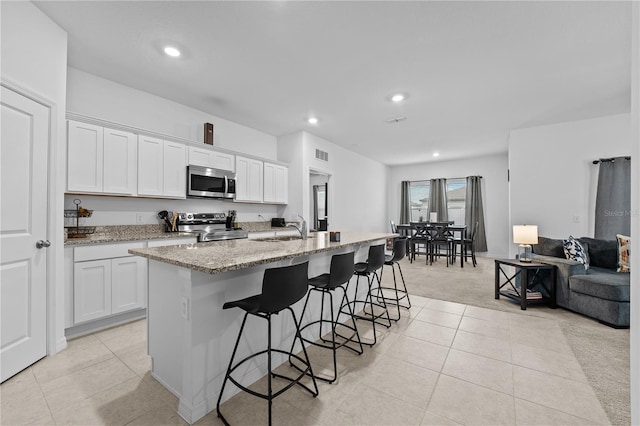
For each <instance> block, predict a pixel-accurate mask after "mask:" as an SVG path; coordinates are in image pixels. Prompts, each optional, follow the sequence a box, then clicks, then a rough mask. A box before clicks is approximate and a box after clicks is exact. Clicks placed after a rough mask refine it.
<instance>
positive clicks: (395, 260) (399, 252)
mask: <svg viewBox="0 0 640 426" xmlns="http://www.w3.org/2000/svg"><path fill="white" fill-rule="evenodd" d="M406 254H407V238H406V237H398V238H396V239H395V240H394V241H393V252H392V253H391V255H389V256H385V258H384V266H391V271H392V272H393V287H388V286H386V287H385V286H382V285H381V286H380V287H379V289H380V291H379V293H378V297H377V299H378V300H379V299H381V298H382V299H384V301H385V302H386V303H387V304H389V305H395V307H396V310H397V313H398V316H397V317H395V318H391V319H392V320H393V321H398V320H399V319H400V308H401V307H402V308H405V309H410V308H411V299H409V292H408V291H407V285H406V283H405V282H404V275H403V274H402V268H401V267H400V261H401V260H402V259H404V257H405V256H406ZM396 266H397V267H398V271H399V272H400V278H402V288H398V282H397V281H396V270H395V268H396ZM383 273H384V267H383V268H382V270H381V271H380V280H381V281H382V274H383ZM383 290H388V291H391V292H392V294H393V296H385V295H384V293H383ZM405 299H406V300H405ZM403 301H404V303H403Z"/></svg>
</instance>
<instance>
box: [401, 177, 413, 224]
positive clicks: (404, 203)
mask: <svg viewBox="0 0 640 426" xmlns="http://www.w3.org/2000/svg"><path fill="white" fill-rule="evenodd" d="M409 222H411V194H409V181H408V180H403V181H402V187H401V188H400V223H409Z"/></svg>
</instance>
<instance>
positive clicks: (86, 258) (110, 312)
mask: <svg viewBox="0 0 640 426" xmlns="http://www.w3.org/2000/svg"><path fill="white" fill-rule="evenodd" d="M195 242H197V238H196V237H195V236H194V237H185V238H170V239H159V240H149V241H128V242H124V243H113V244H95V245H83V246H76V247H65V250H64V273H65V277H64V278H65V280H64V281H65V303H66V304H67V305H68V310H67V312H66V313H65V328H67V329H70V328H77V327H76V326H79V327H81V328H83V330H84V331H87V330H88V331H89V332H90V331H91V330H92V327H94V325H92V321H95V323H96V324H98V328H104V327H105V321H106V322H109V321H116V320H117V321H119V322H121V321H122V318H121V316H120V315H118V314H122V313H125V312H133V313H135V312H134V311H136V310H140V309H143V308H146V307H147V284H148V281H149V279H148V275H147V265H148V264H147V259H145V258H142V257H138V256H132V255H130V254H129V249H134V248H143V247H158V246H171V245H177V244H189V243H195ZM84 331H83V332H84Z"/></svg>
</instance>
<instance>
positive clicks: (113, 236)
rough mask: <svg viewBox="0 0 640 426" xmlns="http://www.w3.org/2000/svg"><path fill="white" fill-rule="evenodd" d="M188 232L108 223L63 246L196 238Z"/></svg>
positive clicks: (262, 226) (250, 227)
mask: <svg viewBox="0 0 640 426" xmlns="http://www.w3.org/2000/svg"><path fill="white" fill-rule="evenodd" d="M239 226H240V228H242V229H245V230H247V231H248V232H265V231H275V232H281V231H294V229H293V228H286V227H271V222H264V221H263V222H240V223H239ZM197 236H198V234H193V233H189V232H165V231H164V225H109V226H97V227H96V231H95V232H94V233H93V234H89V235H87V236H86V237H84V238H65V241H64V245H65V246H81V245H91V244H106V243H118V242H123V241H142V240H162V239H169V238H189V237H194V238H196V237H197Z"/></svg>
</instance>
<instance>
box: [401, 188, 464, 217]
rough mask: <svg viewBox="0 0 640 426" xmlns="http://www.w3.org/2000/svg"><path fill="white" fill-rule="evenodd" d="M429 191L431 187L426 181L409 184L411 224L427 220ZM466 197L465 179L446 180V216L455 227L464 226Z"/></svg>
mask: <svg viewBox="0 0 640 426" xmlns="http://www.w3.org/2000/svg"><path fill="white" fill-rule="evenodd" d="M430 189H431V185H430V183H429V181H428V180H417V181H412V182H410V184H409V199H410V200H411V221H412V222H421V221H428V220H429V211H430V210H429V195H430ZM466 195H467V180H466V179H465V178H455V179H447V214H448V215H449V220H450V221H453V222H454V223H455V224H456V225H464V221H465V218H464V216H465V209H464V206H465V198H466Z"/></svg>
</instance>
